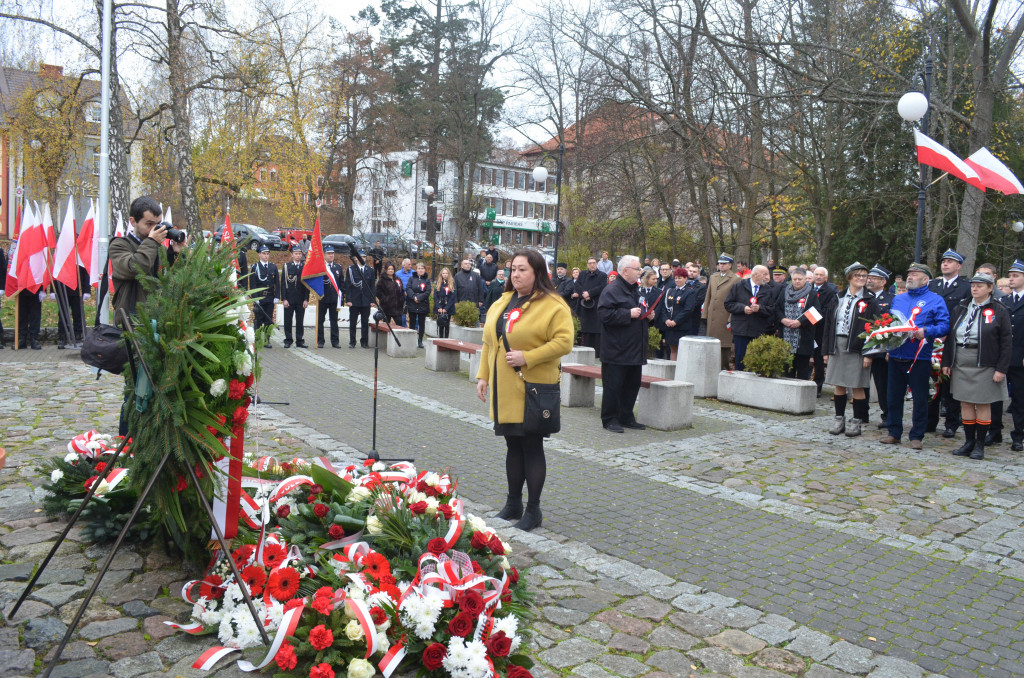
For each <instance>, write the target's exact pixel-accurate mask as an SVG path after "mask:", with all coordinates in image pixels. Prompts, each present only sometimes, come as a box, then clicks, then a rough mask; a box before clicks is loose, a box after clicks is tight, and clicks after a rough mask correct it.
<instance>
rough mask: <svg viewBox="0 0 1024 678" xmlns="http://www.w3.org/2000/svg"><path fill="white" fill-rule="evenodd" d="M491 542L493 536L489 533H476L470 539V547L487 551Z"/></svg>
mask: <svg viewBox="0 0 1024 678" xmlns="http://www.w3.org/2000/svg"><path fill="white" fill-rule="evenodd" d="M490 542H491V535H490V534H488V533H487V532H474V533H473V536H472V537H470V539H469V545H470V546H471V547H472V548H475V549H485V548H487V545H488V544H489V543H490Z"/></svg>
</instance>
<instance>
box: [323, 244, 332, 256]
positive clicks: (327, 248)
mask: <svg viewBox="0 0 1024 678" xmlns="http://www.w3.org/2000/svg"><path fill="white" fill-rule="evenodd" d="M324 254H334V248H333V247H331V246H330V245H324Z"/></svg>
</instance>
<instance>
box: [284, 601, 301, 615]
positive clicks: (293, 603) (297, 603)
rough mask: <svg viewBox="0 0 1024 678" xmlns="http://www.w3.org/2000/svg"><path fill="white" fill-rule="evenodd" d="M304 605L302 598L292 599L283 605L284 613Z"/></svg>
mask: <svg viewBox="0 0 1024 678" xmlns="http://www.w3.org/2000/svg"><path fill="white" fill-rule="evenodd" d="M305 604H306V601H304V600H303V599H302V598H292V599H291V600H289V601H288V602H287V603H285V604H284V611H285V612H287V611H288V610H294V609H295V608H297V607H302V606H303V605H305Z"/></svg>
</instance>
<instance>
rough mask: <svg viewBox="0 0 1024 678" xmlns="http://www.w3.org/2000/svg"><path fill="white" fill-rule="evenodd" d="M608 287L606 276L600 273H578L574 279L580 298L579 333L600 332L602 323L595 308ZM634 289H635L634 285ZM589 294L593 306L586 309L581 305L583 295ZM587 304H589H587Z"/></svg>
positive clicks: (588, 271) (587, 271)
mask: <svg viewBox="0 0 1024 678" xmlns="http://www.w3.org/2000/svg"><path fill="white" fill-rule="evenodd" d="M606 287H608V276H606V275H605V274H604V273H601V271H590V270H589V269H588V270H586V271H580V277H579V278H577V279H576V287H575V291H576V293H577V294H579V295H580V296H579V297H578V298H577V301H578V302H579V315H580V331H581V332H587V333H590V334H599V333H600V332H601V331H602V324H603V323H602V321H601V318H600V317H598V314H597V307H598V304H599V302H600V301H601V294H602V293H603V291H604V289H605V288H606ZM634 287H636V286H635V285H634ZM584 292H589V293H590V298H591V299H592V300H593V302H594V304H593V305H592V306H590V308H587V306H586V305H584V303H583V293H584ZM588 303H589V302H588Z"/></svg>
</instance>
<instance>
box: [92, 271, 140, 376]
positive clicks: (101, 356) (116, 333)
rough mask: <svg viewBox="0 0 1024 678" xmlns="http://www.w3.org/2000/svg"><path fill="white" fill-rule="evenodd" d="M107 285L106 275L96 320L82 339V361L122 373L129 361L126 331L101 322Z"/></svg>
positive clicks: (97, 307) (115, 372)
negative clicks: (101, 311) (125, 342)
mask: <svg viewBox="0 0 1024 678" xmlns="http://www.w3.org/2000/svg"><path fill="white" fill-rule="evenodd" d="M105 287H106V276H104V280H103V284H102V285H101V287H100V290H99V299H98V300H97V303H96V320H95V322H94V324H93V327H92V329H90V330H88V331H87V332H86V333H85V337H83V339H82V352H81V356H82V362H84V363H85V364H86V365H89V366H90V367H95V368H96V369H98V370H100V371H105V372H110V373H111V374H121V373H122V372H124V364H125V363H126V362H128V348H127V347H126V346H125V344H124V341H123V337H122V335H123V334H124V332H123V331H122V330H121V328H120V327H115V326H114V325H103V324H100V310H101V309H102V305H103V298H104V294H105V292H106V290H105V289H104V288H105ZM96 378H97V379H98V378H99V373H97V374H96Z"/></svg>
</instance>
